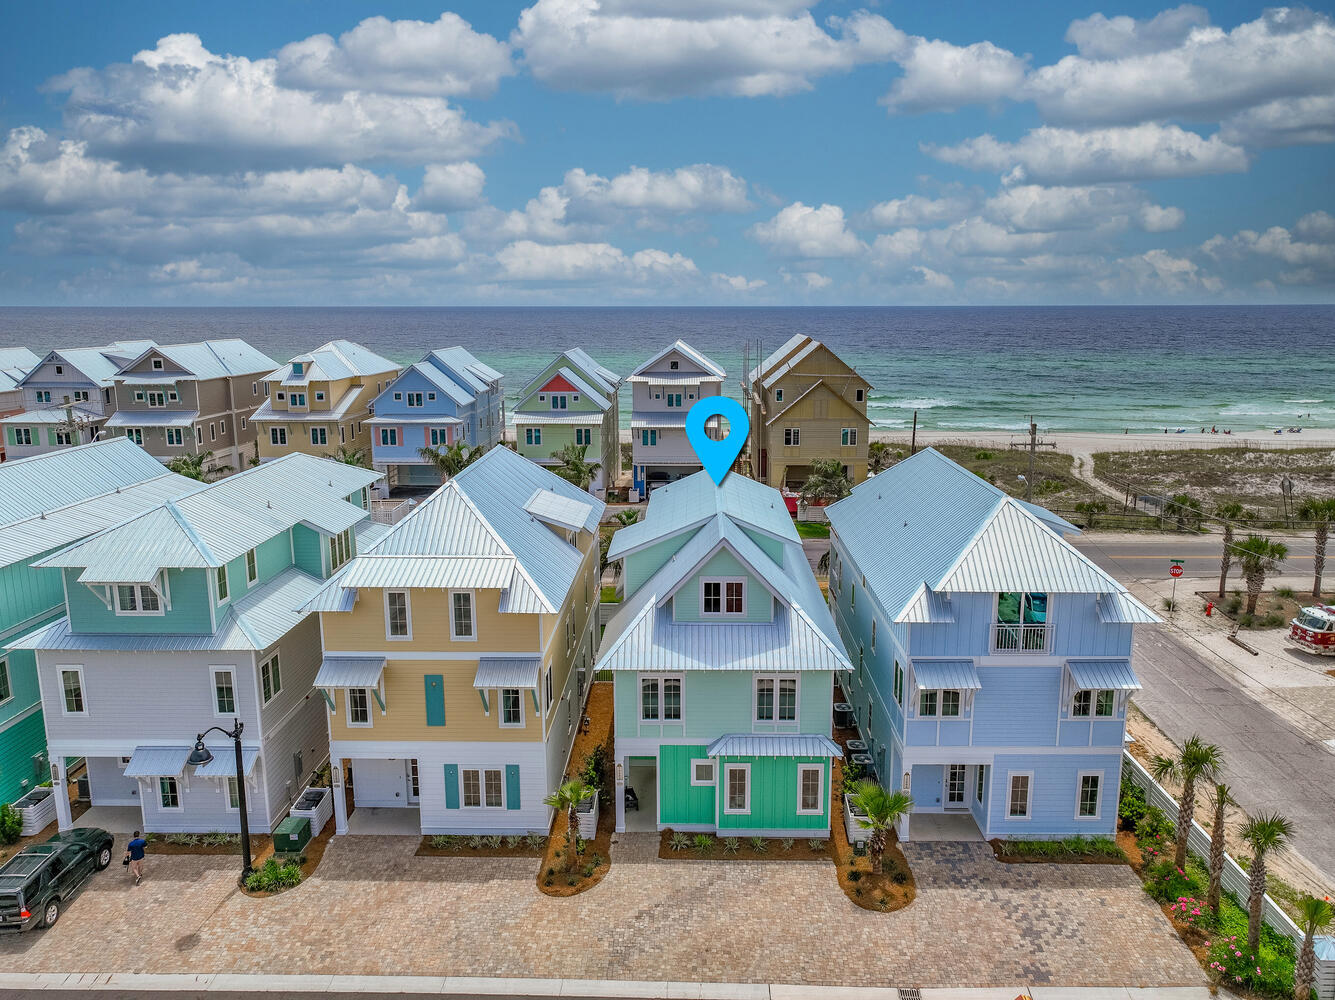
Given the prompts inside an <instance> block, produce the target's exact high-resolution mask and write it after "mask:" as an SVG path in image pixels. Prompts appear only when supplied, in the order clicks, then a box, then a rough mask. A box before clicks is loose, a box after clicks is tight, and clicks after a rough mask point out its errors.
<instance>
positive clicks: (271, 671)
mask: <svg viewBox="0 0 1335 1000" xmlns="http://www.w3.org/2000/svg"><path fill="white" fill-rule="evenodd" d="M260 689H261V690H262V691H263V692H264V703H265V704H266V705H267V704H269V702H271V701H273V700H274V698H275V697H277V695H278V692H279V691H281V690H283V676H282V674H281V673H280V672H279V670H278V654H277V653H274V655H273V656H271V657H269V659H267V660H265V661H264V662H263V663H261V664H260Z"/></svg>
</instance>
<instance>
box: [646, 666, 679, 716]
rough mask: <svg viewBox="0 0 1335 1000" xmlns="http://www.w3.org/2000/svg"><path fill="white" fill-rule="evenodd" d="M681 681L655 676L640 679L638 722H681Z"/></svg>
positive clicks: (673, 677)
mask: <svg viewBox="0 0 1335 1000" xmlns="http://www.w3.org/2000/svg"><path fill="white" fill-rule="evenodd" d="M682 683H683V682H682V679H681V677H679V676H666V677H665V676H662V675H655V676H649V677H641V678H640V721H642V722H681V721H682Z"/></svg>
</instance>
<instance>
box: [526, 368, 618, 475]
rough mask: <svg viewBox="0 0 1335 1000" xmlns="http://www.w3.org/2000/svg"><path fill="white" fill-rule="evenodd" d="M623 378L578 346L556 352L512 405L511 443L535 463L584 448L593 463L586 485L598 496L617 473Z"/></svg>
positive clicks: (552, 460) (553, 460) (554, 462)
mask: <svg viewBox="0 0 1335 1000" xmlns="http://www.w3.org/2000/svg"><path fill="white" fill-rule="evenodd" d="M620 388H621V376H619V375H617V374H616V372H614V371H612V370H611V369H609V368H606V367H604V366H603V365H600V364H599V363H598V362H597V361H595V360H593V358H591V357H589V355H588V354H587V353H586V352H585V351H583V350H582V349H580V348H578V347H572V348H571V349H570V350H568V351H564V352H562V353H561V354H558V355H557V356H556V358H555V359H553V360H552V361H551V363H550V364H548V365H547V367H546V368H544V369H543V370H542V371H541V372H539V373H538V374H537V375H536V376H534V378H533V379H532V380H531V381H530V382H529V383H528V385H526V386H524V389H523V391H522V392H520V394H519V402H518V403H517V404H515V409H514V414H515V420H514V423H515V447H516V448H517V450H518V451H519V454H521V455H523V456H524V457H525V458H528V459H531V460H533V461H534V462H537V463H538V464H539V465H548V466H551V465H558V464H560V463H559V461H558V460H557V459H556V458H555V455H556V454H557V453H558V452H560V451H561V450H562V449H564V448H566V447H570V446H575V447H583V448H585V449H586V450H585V452H584V458H585V461H588V462H597V463H598V465H599V468H598V471H597V472H596V473H594V476H593V481H592V482H591V483H590V484H589V490H590V492H592V493H594V494H597V493H598V492H599V491H600V490H605V489H606V488H607V487H608V486H611V485H615V484H616V481H617V479H618V478H619V477H620V475H621V436H620V435H621V416H620V414H621V410H620V406H619V403H618V400H617V394H618V391H619V390H620Z"/></svg>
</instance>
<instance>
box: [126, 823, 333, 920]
mask: <svg viewBox="0 0 1335 1000" xmlns="http://www.w3.org/2000/svg"><path fill="white" fill-rule="evenodd" d="M333 836H334V817H333V816H330V817H329V822H327V823H325V825H324V829H323V830H321V831H320V833H319V834H318V835H317V836H314V837H312V838H311V839H310V842H309V843H307V844H306V851H305V853H304V854H303V855H302V858H303V860H302V862H301V881H300V882H298V883H297V884H296V885H294V886H289V887H288V888H287V889H279V890H278V891H277V892H258V891H252V890H250V889H247V888H246V887H245V886H244V885H243V886H241V887H240V888H241V891H242V892H243V893H245V894H246V895H247V896H251V897H254V898H256V899H263V898H265V897H267V896H279V895H282V894H283V893H285V892H290V891H291V890H292V889H296V888H299V887H300V886H301V885H303V884H305V882H306V880H307V879H308V878H310V877H311V876H312V875H313V874H315V869H316V868H318V867H319V866H320V862H321V861H322V860H324V852H325V849H326V848H327V847H328V846H329V841H330V840H332V839H333ZM261 839H263V840H264V841H265V846H264V848H263V849H261V850H256V848H255V844H256V843H257V842H258V841H259V840H261ZM250 841H251V850H252V851H255V860H254V862H253V864H254V867H256V868H258V867H259V866H260V865H262V864H264V862H266V861H268V860H269V858H270V857H272V856H273V838H272V837H263V838H260V837H251V838H250ZM152 848H153V845H151V844H150V845H149V849H150V850H152ZM232 850H233V851H235V852H236V853H238V854H239V853H240V851H239V850H238V849H237V847H236V845H232Z"/></svg>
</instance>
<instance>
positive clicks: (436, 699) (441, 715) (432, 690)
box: [422, 674, 445, 726]
mask: <svg viewBox="0 0 1335 1000" xmlns="http://www.w3.org/2000/svg"><path fill="white" fill-rule="evenodd" d="M422 684H423V686H424V688H425V690H426V724H427V725H428V726H443V725H445V677H444V675H442V674H427V675H426V676H425V677H423V678H422Z"/></svg>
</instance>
